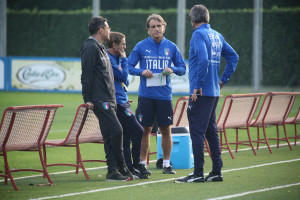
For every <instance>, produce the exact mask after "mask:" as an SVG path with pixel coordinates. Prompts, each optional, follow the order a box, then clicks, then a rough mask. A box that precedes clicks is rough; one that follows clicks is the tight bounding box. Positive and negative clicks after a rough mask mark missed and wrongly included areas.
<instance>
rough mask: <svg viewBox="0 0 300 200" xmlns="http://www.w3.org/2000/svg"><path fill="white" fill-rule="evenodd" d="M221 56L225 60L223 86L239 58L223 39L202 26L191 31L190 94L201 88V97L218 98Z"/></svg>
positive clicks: (207, 26)
mask: <svg viewBox="0 0 300 200" xmlns="http://www.w3.org/2000/svg"><path fill="white" fill-rule="evenodd" d="M221 56H223V57H224V58H225V59H226V66H225V70H224V72H223V74H222V76H221V81H222V82H223V83H224V85H225V84H226V83H227V82H228V80H229V79H230V76H231V75H232V73H233V72H234V71H235V69H236V66H237V63H238V60H239V56H238V55H237V53H236V52H235V51H234V49H233V48H232V47H231V46H230V45H229V44H228V43H227V42H226V41H225V39H224V37H223V36H222V35H221V34H220V33H218V32H217V31H215V30H213V29H211V28H210V25H209V24H203V25H201V26H199V27H198V28H196V29H195V30H194V31H193V35H192V38H191V41H190V50H189V82H190V94H191V95H192V94H193V91H194V89H200V88H202V95H203V96H211V97H217V96H220V85H219V69H220V64H221Z"/></svg>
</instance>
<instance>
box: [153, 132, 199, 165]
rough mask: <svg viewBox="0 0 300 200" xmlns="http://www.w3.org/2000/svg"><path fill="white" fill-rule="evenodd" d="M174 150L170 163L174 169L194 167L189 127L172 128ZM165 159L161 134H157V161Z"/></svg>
mask: <svg viewBox="0 0 300 200" xmlns="http://www.w3.org/2000/svg"><path fill="white" fill-rule="evenodd" d="M172 139H173V148H172V151H171V158H170V161H171V163H172V166H173V168H174V169H190V168H193V167H194V155H193V150H192V141H191V139H190V133H189V128H188V127H173V128H172ZM162 157H163V152H162V148H161V133H160V132H159V131H158V134H157V160H158V159H160V158H162Z"/></svg>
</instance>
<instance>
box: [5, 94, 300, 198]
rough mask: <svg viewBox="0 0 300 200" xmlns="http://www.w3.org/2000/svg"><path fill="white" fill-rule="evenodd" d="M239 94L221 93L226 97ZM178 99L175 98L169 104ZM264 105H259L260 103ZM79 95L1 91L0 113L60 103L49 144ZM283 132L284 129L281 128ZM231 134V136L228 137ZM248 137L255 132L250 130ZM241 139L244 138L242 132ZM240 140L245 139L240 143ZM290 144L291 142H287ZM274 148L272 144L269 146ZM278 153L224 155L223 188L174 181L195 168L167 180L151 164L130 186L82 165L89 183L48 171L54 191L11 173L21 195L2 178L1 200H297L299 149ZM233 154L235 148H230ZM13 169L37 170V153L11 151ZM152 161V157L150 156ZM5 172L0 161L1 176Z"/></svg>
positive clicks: (53, 157)
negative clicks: (145, 175) (108, 179)
mask: <svg viewBox="0 0 300 200" xmlns="http://www.w3.org/2000/svg"><path fill="white" fill-rule="evenodd" d="M233 93H241V92H235V91H230V92H226V91H223V92H222V94H223V95H224V97H225V96H226V95H228V94H233ZM129 98H130V100H133V103H132V110H135V108H136V105H137V96H136V95H130V97H129ZM178 98H180V96H173V104H174V106H175V103H176V101H177V99H178ZM223 101H224V98H220V101H219V105H218V108H217V116H218V115H219V113H220V109H221V107H222V104H223ZM261 102H262V101H261ZM82 103H83V100H82V96H81V94H64V93H30V92H0V114H1V118H2V114H3V111H4V109H5V108H7V107H9V106H19V105H35V104H63V105H64V107H63V108H59V109H58V111H57V113H56V116H55V119H54V122H53V126H52V128H51V130H50V133H49V135H48V138H49V139H62V138H65V136H66V134H67V133H68V130H69V129H70V127H71V124H72V121H73V119H74V116H75V113H76V109H77V107H78V105H80V104H82ZM299 105H300V99H299V98H297V99H296V102H295V104H294V107H293V109H292V112H291V116H294V115H296V112H297V109H298V108H299ZM275 131H276V129H275V128H274V127H269V128H267V132H268V135H269V136H270V137H273V136H275ZM280 131H281V133H282V131H283V130H282V129H280ZM231 133H232V134H231ZM233 133H234V132H233V131H232V132H229V134H228V136H229V138H228V140H229V141H233V140H234V137H235V135H234V134H233ZM251 133H252V135H253V136H252V137H253V138H255V137H256V130H255V129H251ZM288 133H289V135H290V136H292V135H293V134H294V129H293V127H292V126H290V125H289V126H288ZM240 135H241V136H243V135H244V136H245V137H246V134H243V132H242V131H241V134H240ZM151 139H152V140H151V149H155V148H156V142H155V137H151ZM241 139H243V138H241ZM291 142H293V141H291ZM271 144H273V145H274V141H271ZM281 144H282V146H280V148H278V149H277V148H276V147H272V150H273V154H270V153H269V151H268V150H267V148H265V147H264V146H263V145H262V148H260V149H259V150H258V151H257V154H258V155H257V156H254V155H253V152H252V151H251V150H249V148H248V147H246V146H245V147H244V146H240V149H239V151H238V153H234V155H235V157H236V158H235V159H234V160H233V159H231V157H230V155H229V154H228V153H226V152H224V154H223V155H222V159H223V163H224V167H223V176H224V181H223V182H222V183H190V184H189V183H186V184H177V183H174V180H175V179H177V178H179V177H182V176H186V175H188V173H190V172H192V171H193V169H177V170H176V172H177V174H176V175H165V174H163V173H162V171H161V170H159V169H156V168H155V162H152V163H151V164H150V165H149V169H150V170H151V171H152V172H153V174H152V176H151V177H150V179H148V180H135V181H130V182H106V181H105V174H106V167H105V164H104V163H85V167H86V168H88V169H89V170H88V171H87V172H88V174H89V176H90V178H91V180H89V181H87V180H86V179H85V177H84V175H83V173H82V172H80V173H79V174H78V175H76V174H75V172H74V168H72V167H61V166H59V167H50V168H48V171H49V173H50V176H51V178H52V180H53V182H54V184H55V185H54V186H38V185H39V184H46V183H47V180H46V179H43V178H42V176H41V175H40V174H39V173H34V172H19V173H17V172H16V173H13V177H14V178H15V182H16V184H17V186H18V187H19V190H20V191H19V192H16V191H14V189H13V187H12V185H11V183H10V182H8V185H4V182H3V178H0V199H100V198H101V199H103V200H104V199H110V200H118V199H122V200H123V199H299V196H300V173H299V171H300V144H298V145H297V146H294V145H293V146H292V147H293V151H290V150H289V148H288V146H286V145H285V144H284V142H282V143H281ZM232 149H234V148H232ZM81 153H82V156H83V158H84V159H93V158H104V152H103V145H100V144H82V145H81ZM47 158H48V161H49V162H50V163H51V162H60V161H66V162H75V148H63V147H61V148H48V149H47ZM8 159H9V164H10V167H11V168H29V167H32V168H41V166H40V162H39V158H38V155H37V153H36V152H9V153H8ZM151 160H154V161H155V160H156V155H153V156H151ZM205 161H206V162H205V163H206V164H205V173H209V172H210V171H211V160H210V158H209V156H205ZM3 170H4V163H3V159H2V157H1V160H0V171H3Z"/></svg>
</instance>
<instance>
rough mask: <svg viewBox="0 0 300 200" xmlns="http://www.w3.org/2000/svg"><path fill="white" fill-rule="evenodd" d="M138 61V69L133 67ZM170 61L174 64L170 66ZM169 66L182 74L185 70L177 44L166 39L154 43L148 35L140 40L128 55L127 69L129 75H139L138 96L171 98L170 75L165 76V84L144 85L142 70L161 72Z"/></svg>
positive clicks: (179, 74)
mask: <svg viewBox="0 0 300 200" xmlns="http://www.w3.org/2000/svg"><path fill="white" fill-rule="evenodd" d="M138 62H140V69H137V68H135V66H136V65H137V63H138ZM171 62H173V64H174V66H173V67H171ZM167 67H170V68H172V69H173V72H174V73H175V74H176V75H178V76H182V75H184V74H185V72H186V67H185V63H184V60H183V58H182V56H181V53H180V52H179V49H178V48H177V46H176V45H175V44H174V43H173V42H171V41H170V40H168V39H166V38H165V37H164V38H163V39H162V41H161V42H160V43H156V42H155V40H154V39H152V38H151V37H150V36H149V37H148V38H146V39H145V40H142V41H140V42H139V43H138V44H137V45H136V46H135V47H134V49H133V50H132V52H131V54H130V55H129V57H128V69H129V73H130V74H131V75H136V76H140V86H139V92H138V95H139V97H146V98H151V99H160V100H172V86H171V77H170V76H167V78H166V85H164V86H155V87H146V77H145V76H142V72H143V71H144V70H146V69H149V70H151V71H152V73H161V72H162V71H163V70H164V69H165V68H167Z"/></svg>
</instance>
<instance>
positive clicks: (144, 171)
mask: <svg viewBox="0 0 300 200" xmlns="http://www.w3.org/2000/svg"><path fill="white" fill-rule="evenodd" d="M134 167H135V168H136V169H137V170H139V171H140V173H141V174H142V175H146V176H150V175H151V174H152V172H150V171H149V170H148V169H147V168H146V166H145V165H143V164H142V163H139V164H137V165H136V166H134Z"/></svg>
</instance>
